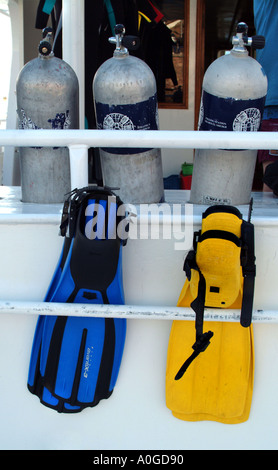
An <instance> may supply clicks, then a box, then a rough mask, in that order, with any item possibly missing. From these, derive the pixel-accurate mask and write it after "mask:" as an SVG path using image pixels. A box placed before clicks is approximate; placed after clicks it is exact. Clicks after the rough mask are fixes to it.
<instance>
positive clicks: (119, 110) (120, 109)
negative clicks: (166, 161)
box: [96, 94, 158, 154]
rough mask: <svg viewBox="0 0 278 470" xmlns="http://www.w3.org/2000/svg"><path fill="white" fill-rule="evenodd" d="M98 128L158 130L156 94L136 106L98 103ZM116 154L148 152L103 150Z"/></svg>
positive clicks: (133, 149) (125, 149)
mask: <svg viewBox="0 0 278 470" xmlns="http://www.w3.org/2000/svg"><path fill="white" fill-rule="evenodd" d="M96 117H97V128H98V129H108V130H112V129H113V130H128V131H130V130H132V131H133V130H135V131H137V130H144V131H145V130H157V129H158V110H157V97H156V94H155V95H154V96H151V97H150V98H149V99H148V100H146V101H141V102H140V103H136V104H124V105H109V104H105V103H99V102H96ZM103 150H105V151H106V152H109V153H114V154H134V153H140V152H146V151H148V150H150V149H146V148H114V147H113V148H103Z"/></svg>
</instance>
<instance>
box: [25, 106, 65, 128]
mask: <svg viewBox="0 0 278 470" xmlns="http://www.w3.org/2000/svg"><path fill="white" fill-rule="evenodd" d="M17 114H18V117H19V125H18V127H19V129H42V127H39V126H37V125H36V124H35V123H34V122H33V120H32V119H31V118H30V117H29V116H27V114H26V112H25V110H24V109H23V108H21V109H20V111H19V110H17ZM47 122H49V123H51V129H69V127H70V123H71V122H70V114H69V110H67V111H66V112H65V113H57V114H56V116H55V117H54V118H51V117H49V119H47Z"/></svg>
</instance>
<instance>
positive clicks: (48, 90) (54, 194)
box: [16, 28, 79, 204]
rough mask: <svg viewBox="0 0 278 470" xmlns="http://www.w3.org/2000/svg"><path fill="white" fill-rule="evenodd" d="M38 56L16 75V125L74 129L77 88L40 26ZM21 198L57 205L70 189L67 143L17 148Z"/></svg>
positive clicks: (30, 127)
mask: <svg viewBox="0 0 278 470" xmlns="http://www.w3.org/2000/svg"><path fill="white" fill-rule="evenodd" d="M43 35H44V39H43V40H42V41H41V42H40V44H39V55H38V57H37V58H35V59H33V60H31V61H30V62H28V63H27V64H26V65H25V66H24V67H23V69H22V70H21V72H20V73H19V75H18V78H17V84H16V95H17V114H18V127H19V129H78V128H79V87H78V79H77V76H76V74H75V72H74V71H73V69H72V68H71V67H70V66H69V65H68V64H67V63H66V62H64V61H63V60H61V59H59V58H58V57H55V56H54V53H53V52H52V45H51V42H52V32H51V30H50V28H46V29H45V30H43ZM19 156H20V170H21V189H22V201H23V202H34V203H47V204H49V203H60V202H63V201H64V195H65V194H66V193H67V192H69V191H70V189H71V185H70V161H69V150H68V148H67V147H56V148H55V147H40V148H34V147H21V148H20V151H19Z"/></svg>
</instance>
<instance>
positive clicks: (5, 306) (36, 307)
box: [0, 300, 278, 323]
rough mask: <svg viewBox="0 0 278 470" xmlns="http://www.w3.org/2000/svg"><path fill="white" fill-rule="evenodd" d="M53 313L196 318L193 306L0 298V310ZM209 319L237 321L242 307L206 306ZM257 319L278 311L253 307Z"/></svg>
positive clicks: (277, 319) (272, 319)
mask: <svg viewBox="0 0 278 470" xmlns="http://www.w3.org/2000/svg"><path fill="white" fill-rule="evenodd" d="M11 313H12V314H20V315H30V314H31V315H54V316H59V315H62V316H80V317H103V318H107V317H110V318H126V319H141V320H146V319H149V320H191V321H192V320H194V319H195V313H194V311H193V310H192V309H191V308H187V307H186V308H185V307H171V306H153V305H146V306H141V305H139V306H138V305H102V304H74V303H58V302H32V301H13V300H2V301H0V314H11ZM204 319H205V320H207V321H223V322H227V321H229V322H238V321H239V320H240V310H237V309H217V308H205V312H204ZM252 321H253V322H254V323H278V311H274V310H254V311H253V317H252Z"/></svg>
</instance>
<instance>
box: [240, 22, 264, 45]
mask: <svg viewBox="0 0 278 470" xmlns="http://www.w3.org/2000/svg"><path fill="white" fill-rule="evenodd" d="M232 43H233V46H234V49H235V50H237V51H238V52H242V51H244V50H245V47H246V46H250V47H251V46H252V47H253V49H263V48H264V46H265V38H264V36H253V37H251V38H249V37H248V26H247V24H246V23H243V22H241V23H238V25H237V28H236V36H234V37H233V40H232Z"/></svg>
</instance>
